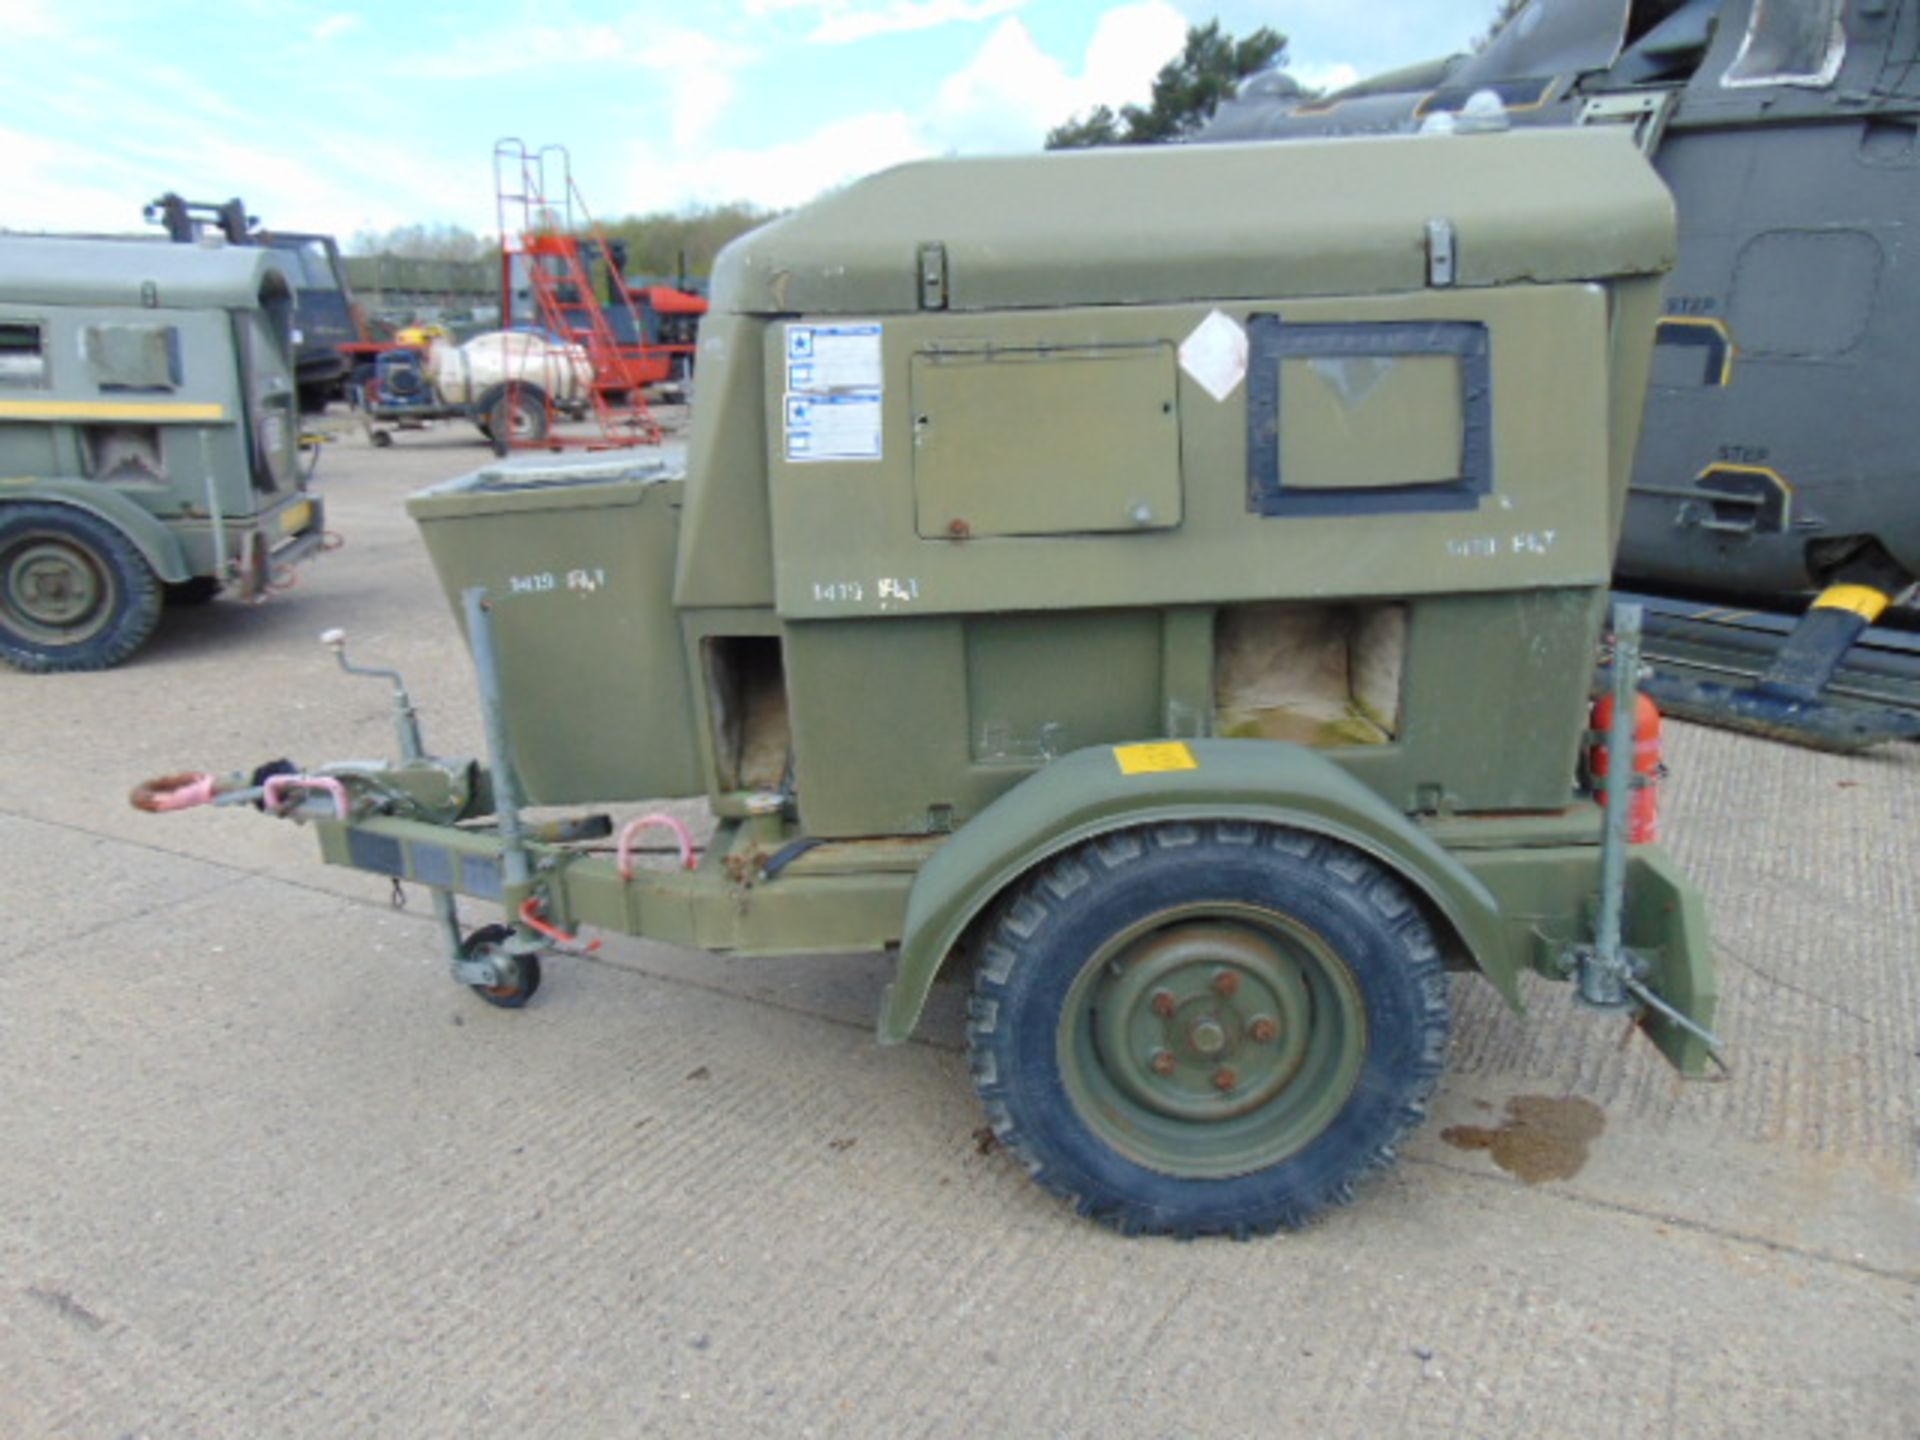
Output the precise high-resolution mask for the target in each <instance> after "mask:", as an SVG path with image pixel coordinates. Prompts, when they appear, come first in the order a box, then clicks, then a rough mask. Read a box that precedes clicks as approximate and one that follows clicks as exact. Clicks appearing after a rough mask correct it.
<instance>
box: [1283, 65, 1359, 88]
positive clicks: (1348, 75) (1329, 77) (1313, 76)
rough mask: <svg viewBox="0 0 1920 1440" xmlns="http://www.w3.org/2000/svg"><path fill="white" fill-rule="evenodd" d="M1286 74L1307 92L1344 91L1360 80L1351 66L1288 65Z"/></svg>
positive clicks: (1356, 71) (1357, 73) (1357, 72)
mask: <svg viewBox="0 0 1920 1440" xmlns="http://www.w3.org/2000/svg"><path fill="white" fill-rule="evenodd" d="M1287 73H1288V74H1289V75H1291V76H1293V78H1294V79H1296V80H1298V81H1299V82H1300V83H1301V84H1302V85H1304V86H1306V87H1307V89H1309V90H1327V91H1332V90H1344V89H1346V88H1347V86H1349V85H1351V84H1353V83H1354V82H1355V81H1356V80H1358V79H1359V78H1360V72H1359V71H1358V70H1357V69H1355V68H1354V67H1353V66H1351V65H1347V64H1344V63H1336V64H1332V65H1289V66H1287Z"/></svg>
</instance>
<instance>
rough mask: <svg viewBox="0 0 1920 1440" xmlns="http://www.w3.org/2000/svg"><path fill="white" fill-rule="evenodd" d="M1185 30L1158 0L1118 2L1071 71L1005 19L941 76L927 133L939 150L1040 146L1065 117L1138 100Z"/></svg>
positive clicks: (1182, 39) (1146, 92) (1180, 20)
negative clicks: (972, 52) (963, 62)
mask: <svg viewBox="0 0 1920 1440" xmlns="http://www.w3.org/2000/svg"><path fill="white" fill-rule="evenodd" d="M1186 33H1187V22H1186V20H1185V18H1184V17H1183V16H1182V15H1181V14H1180V12H1179V11H1178V10H1176V9H1174V8H1173V6H1172V5H1170V4H1166V3H1164V0H1141V3H1136V4H1130V5H1121V6H1117V7H1115V8H1114V9H1112V10H1109V11H1107V13H1106V14H1104V15H1102V16H1101V17H1100V21H1099V24H1098V25H1097V26H1095V28H1094V33H1093V36H1092V38H1091V39H1090V40H1089V41H1088V44H1087V51H1086V55H1085V56H1084V57H1083V59H1082V62H1081V65H1080V68H1079V69H1078V71H1077V72H1076V71H1074V70H1070V69H1069V68H1068V67H1067V66H1065V65H1063V64H1061V63H1060V62H1059V61H1058V60H1056V59H1054V58H1053V57H1052V56H1051V55H1048V54H1047V53H1046V52H1045V51H1043V50H1041V48H1040V47H1039V46H1038V45H1037V44H1036V43H1035V42H1034V39H1033V36H1032V35H1031V34H1030V33H1029V32H1028V30H1027V27H1026V25H1025V24H1024V23H1023V22H1021V21H1019V20H1003V21H1001V22H1000V24H999V25H997V26H995V27H994V30H993V33H992V34H991V35H989V36H988V37H987V41H986V43H985V44H984V45H982V46H981V47H980V50H979V52H978V53H977V54H976V55H975V56H974V58H973V59H972V60H971V61H969V62H968V63H967V65H966V66H964V67H963V68H962V69H960V70H958V71H956V72H955V73H954V74H952V75H950V76H948V77H947V79H946V80H945V81H944V82H942V84H941V86H940V89H939V91H938V92H937V93H936V94H935V96H934V100H933V103H932V105H931V106H929V107H928V112H927V118H926V124H927V127H928V131H929V134H930V136H931V137H932V139H933V140H934V142H935V144H936V145H937V146H938V148H941V149H950V150H961V151H982V150H1034V149H1038V148H1039V146H1040V143H1041V141H1042V140H1043V139H1044V137H1045V135H1046V132H1047V131H1048V130H1049V129H1051V128H1052V127H1053V126H1055V125H1058V124H1059V123H1060V122H1061V121H1063V120H1065V119H1067V118H1068V117H1069V116H1071V115H1074V114H1077V113H1080V112H1082V111H1085V110H1090V109H1092V108H1093V107H1094V106H1095V105H1103V104H1104V105H1111V106H1113V107H1115V108H1116V109H1117V108H1118V107H1119V106H1121V105H1123V104H1128V103H1138V102H1141V101H1144V100H1145V99H1146V98H1147V97H1148V96H1149V95H1150V94H1151V93H1152V88H1153V77H1154V76H1155V75H1156V74H1158V73H1159V71H1160V67H1161V66H1163V65H1165V64H1166V63H1167V61H1169V60H1171V59H1172V58H1173V57H1174V56H1176V55H1177V54H1179V53H1180V47H1181V45H1182V44H1183V43H1184V42H1185V40H1186Z"/></svg>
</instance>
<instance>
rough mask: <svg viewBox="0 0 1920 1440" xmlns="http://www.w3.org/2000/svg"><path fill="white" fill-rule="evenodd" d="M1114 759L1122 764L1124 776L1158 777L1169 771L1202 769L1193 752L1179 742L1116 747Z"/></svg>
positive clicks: (1114, 748) (1121, 771)
mask: <svg viewBox="0 0 1920 1440" xmlns="http://www.w3.org/2000/svg"><path fill="white" fill-rule="evenodd" d="M1113 758H1114V759H1115V760H1117V761H1119V762H1120V773H1121V774H1122V775H1158V774H1161V773H1163V772H1164V771H1168V770H1198V769H1199V768H1200V762H1199V761H1198V760H1196V759H1194V758H1193V751H1191V750H1189V749H1188V748H1187V747H1186V746H1185V745H1182V744H1181V743H1180V742H1179V741H1177V740H1173V741H1168V742H1167V743H1165V744H1162V745H1116V746H1114V747H1113Z"/></svg>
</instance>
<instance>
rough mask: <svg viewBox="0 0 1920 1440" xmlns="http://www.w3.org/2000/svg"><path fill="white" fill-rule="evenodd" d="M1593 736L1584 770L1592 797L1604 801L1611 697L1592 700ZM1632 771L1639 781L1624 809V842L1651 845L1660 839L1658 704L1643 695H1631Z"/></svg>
mask: <svg viewBox="0 0 1920 1440" xmlns="http://www.w3.org/2000/svg"><path fill="white" fill-rule="evenodd" d="M1592 729H1593V732H1594V733H1593V738H1592V741H1591V743H1590V746H1589V749H1588V751H1587V773H1588V774H1589V775H1591V776H1592V777H1593V790H1594V798H1595V799H1596V800H1598V801H1599V802H1600V803H1601V804H1603V805H1604V804H1605V803H1606V800H1607V785H1606V780H1607V775H1608V773H1609V772H1610V770H1611V768H1612V756H1610V755H1609V754H1608V753H1607V736H1608V735H1609V734H1611V733H1612V730H1613V696H1611V695H1603V696H1602V697H1601V698H1600V699H1599V700H1597V701H1595V702H1594V707H1593V721H1592ZM1633 770H1634V775H1635V777H1636V778H1637V780H1638V782H1639V783H1638V784H1636V785H1635V786H1634V789H1633V805H1632V808H1631V809H1630V810H1629V811H1628V812H1627V843H1628V844H1631V845H1650V844H1652V843H1653V842H1654V841H1655V840H1658V839H1659V838H1660V801H1659V797H1658V794H1657V793H1656V791H1655V790H1654V785H1655V784H1656V783H1657V782H1658V781H1659V779H1660V775H1661V765H1660V707H1659V706H1657V705H1655V704H1654V703H1653V701H1651V700H1649V699H1648V698H1647V697H1646V696H1645V695H1635V696H1634V709H1633Z"/></svg>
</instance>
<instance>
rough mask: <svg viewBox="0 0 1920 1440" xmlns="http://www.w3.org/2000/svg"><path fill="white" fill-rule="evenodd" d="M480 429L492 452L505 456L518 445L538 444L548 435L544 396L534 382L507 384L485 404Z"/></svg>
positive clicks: (545, 399)
mask: <svg viewBox="0 0 1920 1440" xmlns="http://www.w3.org/2000/svg"><path fill="white" fill-rule="evenodd" d="M482 428H483V431H484V433H485V435H486V437H487V439H488V440H489V441H490V442H491V443H492V445H493V453H494V454H496V455H505V454H506V453H507V452H508V451H510V450H511V449H513V448H514V447H515V446H516V445H517V446H527V445H538V444H539V443H540V442H541V441H542V440H544V439H546V438H547V431H548V428H549V427H548V417H547V397H546V394H545V392H544V391H542V390H540V389H539V388H538V387H536V386H533V385H509V386H507V387H506V388H505V389H503V390H502V391H501V392H500V393H499V394H498V395H496V396H494V397H493V403H492V404H490V405H489V406H487V423H486V425H485V426H484V427H482Z"/></svg>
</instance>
